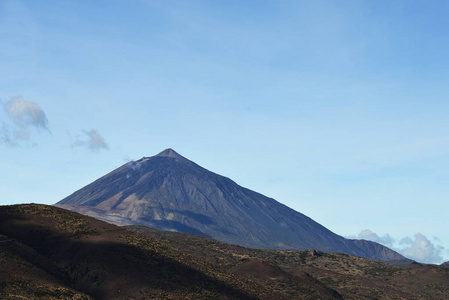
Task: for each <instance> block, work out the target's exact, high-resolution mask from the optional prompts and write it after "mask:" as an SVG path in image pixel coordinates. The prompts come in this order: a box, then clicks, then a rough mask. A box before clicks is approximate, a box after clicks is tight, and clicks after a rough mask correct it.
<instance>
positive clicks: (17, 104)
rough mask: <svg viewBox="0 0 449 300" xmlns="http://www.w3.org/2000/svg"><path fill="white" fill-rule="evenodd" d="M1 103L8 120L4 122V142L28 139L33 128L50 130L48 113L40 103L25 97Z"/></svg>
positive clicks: (1, 137) (0, 138) (13, 143)
mask: <svg viewBox="0 0 449 300" xmlns="http://www.w3.org/2000/svg"><path fill="white" fill-rule="evenodd" d="M0 104H1V106H2V107H3V109H4V111H5V112H6V115H7V120H5V121H4V122H3V123H2V129H1V136H0V141H1V142H2V143H4V144H8V145H17V144H18V142H19V141H20V140H28V139H29V138H30V132H31V129H33V128H34V129H38V130H45V131H48V132H50V129H49V127H48V119H47V115H46V114H45V112H44V110H43V109H42V108H41V107H40V106H39V104H37V103H35V102H30V101H26V100H25V99H23V97H14V98H12V99H11V100H10V101H8V102H5V103H3V102H1V103H0Z"/></svg>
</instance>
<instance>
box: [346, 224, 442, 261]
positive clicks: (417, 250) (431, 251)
mask: <svg viewBox="0 0 449 300" xmlns="http://www.w3.org/2000/svg"><path fill="white" fill-rule="evenodd" d="M352 238H354V237H352ZM356 238H358V239H364V240H368V241H373V242H376V243H379V244H382V245H384V246H387V247H389V248H391V249H393V250H395V251H397V252H399V253H400V254H402V255H404V256H405V257H407V258H410V259H413V260H415V261H417V262H421V263H431V264H440V263H442V262H443V261H444V259H443V257H442V255H443V253H444V251H445V248H444V247H443V246H442V245H440V244H439V240H438V239H437V238H433V239H432V240H433V242H432V241H431V240H430V239H428V238H427V237H426V236H424V235H423V234H421V233H416V234H414V236H413V237H408V236H407V237H404V238H402V239H400V240H396V239H394V238H392V237H391V236H390V235H389V234H385V235H383V236H379V235H377V234H376V233H374V232H372V231H371V230H369V229H365V230H362V231H361V232H360V233H359V234H358V236H357V237H356Z"/></svg>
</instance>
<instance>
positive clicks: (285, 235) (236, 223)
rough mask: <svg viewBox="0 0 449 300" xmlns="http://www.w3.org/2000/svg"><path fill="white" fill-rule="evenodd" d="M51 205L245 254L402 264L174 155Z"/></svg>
mask: <svg viewBox="0 0 449 300" xmlns="http://www.w3.org/2000/svg"><path fill="white" fill-rule="evenodd" d="M56 205H57V206H60V207H63V208H67V209H71V210H74V211H78V212H80V213H84V214H87V215H91V216H93V217H96V218H98V219H102V220H105V221H108V222H111V223H115V224H118V225H131V224H135V225H146V226H150V227H154V228H158V229H163V230H173V231H181V232H189V233H196V234H201V235H206V236H210V237H212V238H214V239H217V240H220V241H223V242H226V243H230V244H238V245H242V246H245V247H252V248H267V249H289V250H306V249H316V250H320V251H325V252H341V253H346V254H351V255H357V256H361V257H366V258H371V259H376V260H382V261H395V260H404V257H402V256H401V255H399V254H398V253H396V252H394V251H392V250H390V249H388V248H386V247H383V246H381V245H379V244H377V243H374V242H369V241H364V240H349V239H345V238H343V237H341V236H339V235H337V234H335V233H333V232H331V231H330V230H328V229H326V228H325V227H323V226H321V225H320V224H318V223H317V222H315V221H313V220H312V219H310V218H309V217H307V216H305V215H303V214H301V213H299V212H297V211H295V210H293V209H291V208H289V207H287V206H285V205H283V204H281V203H279V202H277V201H276V200H274V199H271V198H268V197H266V196H264V195H262V194H259V193H256V192H254V191H251V190H249V189H246V188H243V187H241V186H239V185H238V184H236V183H235V182H234V181H232V180H231V179H229V178H226V177H223V176H220V175H218V174H215V173H213V172H210V171H208V170H206V169H204V168H202V167H200V166H199V165H197V164H195V163H194V162H192V161H190V160H188V159H186V158H184V157H183V156H181V155H180V154H178V153H176V152H175V151H174V150H173V149H166V150H164V151H162V152H161V153H159V154H157V155H156V156H153V157H144V158H142V159H140V160H138V161H131V162H129V163H127V164H125V165H123V166H121V167H119V168H117V169H115V170H114V171H112V172H111V173H109V174H107V175H105V176H103V177H101V178H99V179H98V180H96V181H95V182H93V183H91V184H89V185H87V186H86V187H84V188H82V189H80V190H78V191H76V192H75V193H73V194H72V195H70V196H68V197H66V198H65V199H63V200H61V201H60V202H58V203H57V204H56Z"/></svg>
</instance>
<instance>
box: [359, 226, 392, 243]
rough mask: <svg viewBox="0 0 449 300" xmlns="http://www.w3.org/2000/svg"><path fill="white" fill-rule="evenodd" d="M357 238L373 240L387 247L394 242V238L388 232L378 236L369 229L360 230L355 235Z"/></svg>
mask: <svg viewBox="0 0 449 300" xmlns="http://www.w3.org/2000/svg"><path fill="white" fill-rule="evenodd" d="M357 238H358V239H362V240H368V241H373V242H376V243H379V244H382V245H384V246H387V247H392V246H393V244H394V242H395V239H394V238H392V237H391V236H390V235H389V234H385V235H383V236H378V235H377V234H375V233H374V232H372V231H371V230H369V229H365V230H362V231H361V232H360V233H359V235H358V236H357Z"/></svg>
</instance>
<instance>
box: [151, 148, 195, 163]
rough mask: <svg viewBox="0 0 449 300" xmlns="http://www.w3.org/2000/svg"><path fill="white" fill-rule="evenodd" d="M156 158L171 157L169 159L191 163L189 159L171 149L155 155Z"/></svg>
mask: <svg viewBox="0 0 449 300" xmlns="http://www.w3.org/2000/svg"><path fill="white" fill-rule="evenodd" d="M155 157H169V158H174V159H177V160H181V161H189V160H188V159H187V158H185V157H184V156H182V155H180V154H179V153H178V152H176V151H175V150H173V149H171V148H167V149H165V150H164V151H162V152H160V153H159V154H157V155H155Z"/></svg>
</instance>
